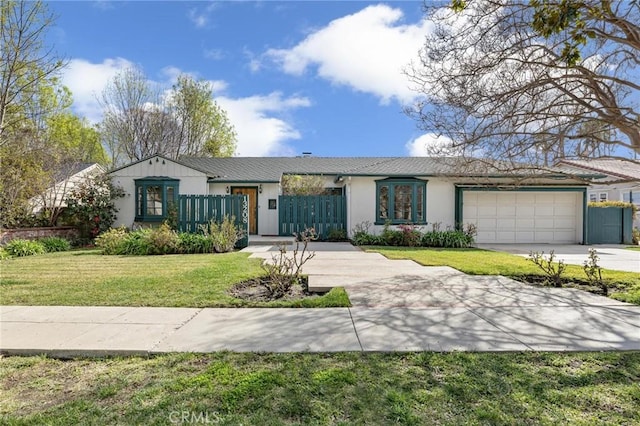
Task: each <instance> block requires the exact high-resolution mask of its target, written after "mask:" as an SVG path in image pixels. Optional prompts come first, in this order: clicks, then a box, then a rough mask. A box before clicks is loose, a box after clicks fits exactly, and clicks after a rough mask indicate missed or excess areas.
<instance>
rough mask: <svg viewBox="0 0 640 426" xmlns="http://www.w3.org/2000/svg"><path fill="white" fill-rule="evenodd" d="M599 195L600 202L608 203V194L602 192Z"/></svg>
mask: <svg viewBox="0 0 640 426" xmlns="http://www.w3.org/2000/svg"><path fill="white" fill-rule="evenodd" d="M599 195H600V199H599V200H598V201H607V199H608V197H607V193H606V192H601V193H600V194H599Z"/></svg>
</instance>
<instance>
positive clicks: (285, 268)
mask: <svg viewBox="0 0 640 426" xmlns="http://www.w3.org/2000/svg"><path fill="white" fill-rule="evenodd" d="M294 236H295V237H296V242H295V247H294V249H293V252H292V253H291V255H288V254H287V245H286V244H283V243H281V244H279V247H278V248H279V250H278V254H274V255H273V256H272V257H271V262H267V261H264V262H263V263H262V269H263V270H264V271H265V272H266V273H267V276H268V277H267V280H266V281H263V285H264V286H265V288H266V289H267V291H268V292H269V295H270V296H271V297H272V298H275V299H277V298H280V297H282V296H284V295H286V294H287V293H289V292H290V291H291V287H293V286H294V285H300V284H301V283H302V275H301V269H302V265H304V264H305V263H306V262H307V261H308V260H309V259H311V258H313V257H314V256H315V255H316V253H315V252H310V251H308V250H307V249H308V245H309V242H310V241H313V240H316V239H317V238H318V237H317V234H316V231H315V229H313V228H307V229H305V230H304V231H302V232H299V233H296V234H294ZM300 245H302V250H301V249H300Z"/></svg>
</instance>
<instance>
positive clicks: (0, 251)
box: [0, 247, 11, 260]
mask: <svg viewBox="0 0 640 426" xmlns="http://www.w3.org/2000/svg"><path fill="white" fill-rule="evenodd" d="M10 258H11V255H10V254H9V252H8V251H6V250H5V249H4V247H0V260H7V259H10Z"/></svg>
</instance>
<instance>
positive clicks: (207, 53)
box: [202, 49, 225, 61]
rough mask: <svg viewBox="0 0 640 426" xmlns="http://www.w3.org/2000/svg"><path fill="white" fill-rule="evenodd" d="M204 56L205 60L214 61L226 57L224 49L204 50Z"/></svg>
mask: <svg viewBox="0 0 640 426" xmlns="http://www.w3.org/2000/svg"><path fill="white" fill-rule="evenodd" d="M202 54H203V56H204V57H205V58H207V59H211V60H214V61H219V60H222V59H224V56H225V55H224V51H223V50H222V49H204V52H203V53H202Z"/></svg>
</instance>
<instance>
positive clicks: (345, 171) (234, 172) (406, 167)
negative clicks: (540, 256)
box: [179, 157, 565, 182]
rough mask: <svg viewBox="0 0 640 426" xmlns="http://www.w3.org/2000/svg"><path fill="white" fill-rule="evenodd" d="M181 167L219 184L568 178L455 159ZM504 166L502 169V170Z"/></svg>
mask: <svg viewBox="0 0 640 426" xmlns="http://www.w3.org/2000/svg"><path fill="white" fill-rule="evenodd" d="M179 163H180V164H182V165H185V166H187V167H191V168H193V169H196V170H199V171H202V172H204V173H206V174H207V175H209V176H210V180H212V181H218V182H279V181H280V178H281V176H282V175H283V174H309V175H347V176H391V177H392V176H421V177H429V176H455V177H458V176H467V177H484V176H495V177H502V176H505V177H507V176H508V177H513V176H514V175H515V174H519V175H520V176H522V175H523V174H524V175H535V176H541V175H550V174H565V172H562V171H561V170H559V169H548V170H539V169H535V170H534V169H528V170H525V169H524V168H523V169H516V172H517V173H514V168H513V166H508V165H506V164H503V165H497V164H495V163H493V164H492V165H490V166H489V165H487V163H485V162H481V161H478V160H475V161H473V160H472V161H470V160H468V159H462V158H453V157H446V158H445V157H443V158H438V157H226V158H206V157H181V158H180V160H179ZM500 166H502V167H500Z"/></svg>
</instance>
